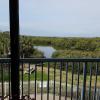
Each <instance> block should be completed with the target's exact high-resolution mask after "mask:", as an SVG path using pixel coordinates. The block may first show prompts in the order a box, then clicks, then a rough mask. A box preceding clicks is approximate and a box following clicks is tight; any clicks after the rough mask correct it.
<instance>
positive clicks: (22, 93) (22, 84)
mask: <svg viewBox="0 0 100 100" xmlns="http://www.w3.org/2000/svg"><path fill="white" fill-rule="evenodd" d="M23 70H24V66H23V62H22V72H21V73H22V87H21V88H22V99H23V72H24V71H23Z"/></svg>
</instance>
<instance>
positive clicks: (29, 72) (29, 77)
mask: <svg viewBox="0 0 100 100" xmlns="http://www.w3.org/2000/svg"><path fill="white" fill-rule="evenodd" d="M28 100H30V63H29V64H28Z"/></svg>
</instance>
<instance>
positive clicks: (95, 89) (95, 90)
mask: <svg viewBox="0 0 100 100" xmlns="http://www.w3.org/2000/svg"><path fill="white" fill-rule="evenodd" d="M97 75H98V63H96V76H95V88H94V100H96V92H97Z"/></svg>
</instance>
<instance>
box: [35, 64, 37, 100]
mask: <svg viewBox="0 0 100 100" xmlns="http://www.w3.org/2000/svg"><path fill="white" fill-rule="evenodd" d="M36 81H37V65H36V64H35V100H36V94H37V82H36Z"/></svg>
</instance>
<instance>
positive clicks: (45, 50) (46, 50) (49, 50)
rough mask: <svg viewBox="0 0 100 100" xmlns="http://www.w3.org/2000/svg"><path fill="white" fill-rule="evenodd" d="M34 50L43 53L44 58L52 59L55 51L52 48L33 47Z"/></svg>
mask: <svg viewBox="0 0 100 100" xmlns="http://www.w3.org/2000/svg"><path fill="white" fill-rule="evenodd" d="M34 48H35V49H37V50H39V51H41V52H43V53H44V56H45V57H46V58H52V54H53V53H54V52H55V51H56V49H54V48H53V47H52V46H34Z"/></svg>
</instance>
